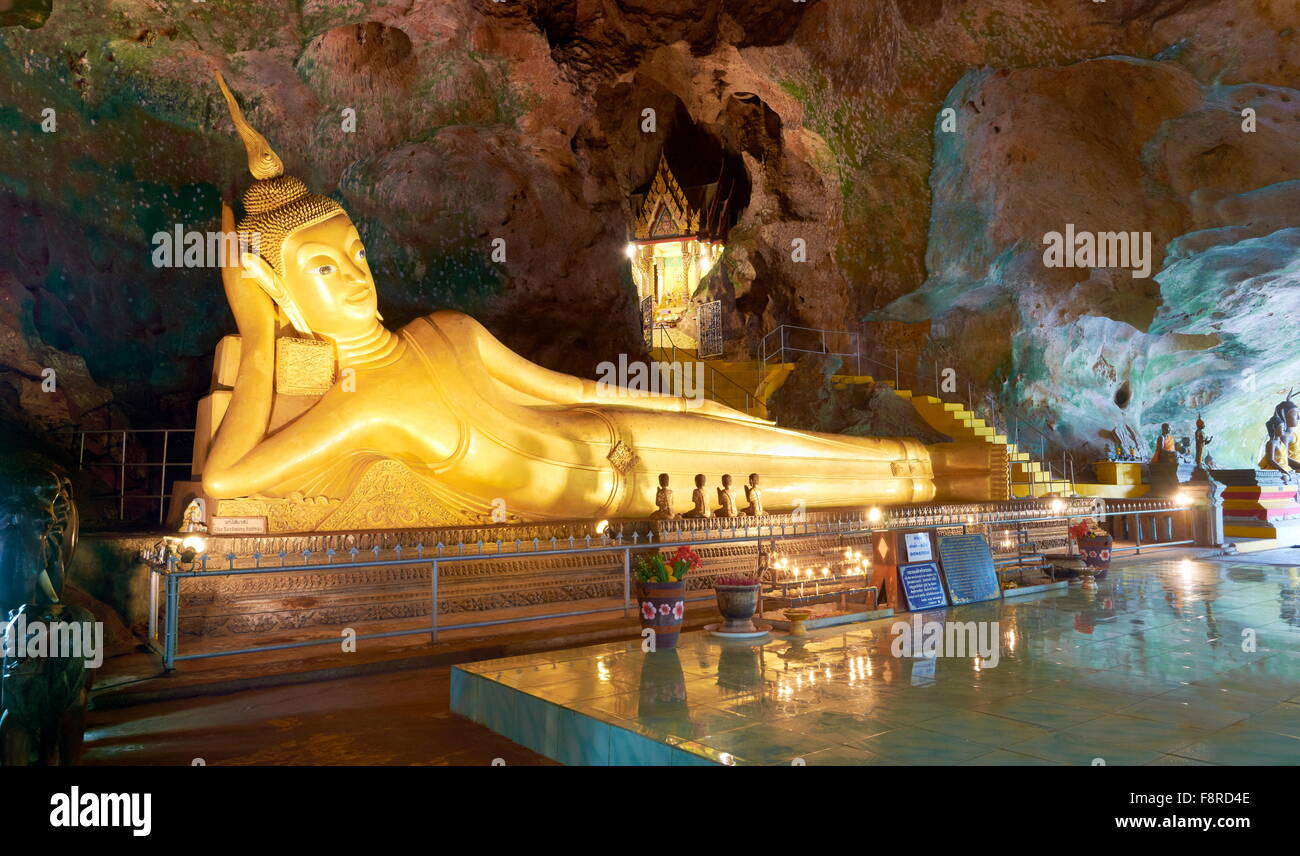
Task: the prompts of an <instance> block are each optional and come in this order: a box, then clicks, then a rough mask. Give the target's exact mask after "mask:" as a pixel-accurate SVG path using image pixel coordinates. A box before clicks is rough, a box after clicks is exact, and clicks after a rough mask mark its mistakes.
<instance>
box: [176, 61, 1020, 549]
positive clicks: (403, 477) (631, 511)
mask: <svg viewBox="0 0 1300 856" xmlns="http://www.w3.org/2000/svg"><path fill="white" fill-rule="evenodd" d="M218 82H219V84H220V86H221V89H222V92H223V94H224V95H225V98H226V101H227V104H228V106H229V108H230V113H231V117H232V119H233V121H234V123H235V127H236V130H237V131H238V132H239V134H240V137H241V138H242V139H243V141H244V143H245V147H246V149H247V151H248V163H249V169H250V171H251V172H252V174H253V177H254V179H255V181H254V183H253V185H252V186H251V187H250V188H249V189H248V190H247V191H246V192H245V193H244V194H243V198H242V202H243V208H244V212H245V213H244V216H243V219H242V220H241V221H240V222H239V224H238V226H237V227H236V225H235V222H234V214H233V212H232V211H231V209H230V208H229V206H228V205H225V204H223V206H222V229H223V231H225V232H227V233H229V232H231V231H234V230H235V229H238V232H239V234H240V239H241V241H242V242H244V243H243V244H241V246H243V247H244V251H243V252H241V253H239V254H238V255H239V257H238V259H236V260H234V261H233V262H232V261H227V262H226V263H225V264H224V266H223V269H222V279H223V283H224V286H225V291H226V296H227V299H228V300H229V303H230V307H231V310H232V311H233V314H234V317H235V321H236V324H237V326H238V329H239V340H238V342H237V343H236V344H237V346H238V348H237V350H238V356H237V362H238V368H237V370H236V371H234V372H233V382H232V388H231V389H230V391H229V392H228V393H227V395H228V398H227V399H226V401H227V403H226V405H225V408H224V412H223V413H220V414H217V413H215V412H213V413H212V415H211V416H210V417H209V419H208V422H209V423H210V424H209V425H207V426H204V425H203V422H204V419H203V418H201V419H200V431H199V432H197V434H198V436H197V437H196V458H195V460H196V470H201V478H202V494H204V495H206V497H207V501H208V502H209V503H210V505H211V506H213V513H214V515H224V516H227V517H230V516H244V517H266V518H268V521H269V531H321V530H334V531H337V530H345V529H372V528H384V527H410V526H437V525H463V524H484V523H490V522H506V521H508V522H542V521H548V520H577V519H601V518H644V517H648V516H649V515H650V514H651V513H652V512H653V511H654V510H655V494H656V490H657V488H658V476H659V474H660V473H667V474H668V475H669V476H670V478H671V479H672V480H673V481H674V482H676V483H677V484H679V485H683V486H685V485H688V484H690V483H691V482H692V479H693V478H694V476H695V475H696V474H697V473H704V474H707V476H708V479H709V481H710V483H711V484H716V483H717V480H718V479H719V478H720V476H721V475H722V474H723V473H740V474H742V476H741V477H742V478H743V474H746V473H750V472H756V473H760V474H761V475H762V479H763V486H764V493H763V497H764V505H765V508H766V510H767V511H768V512H769V513H772V512H781V511H788V510H791V509H794V508H807V509H817V508H829V507H856V508H859V509H860V508H863V507H866V506H871V505H888V504H900V503H912V502H925V501H929V500H932V499H935V498H936V496H938V498H941V499H953V500H957V499H967V500H982V499H992V498H1001V497H1000V496H997V486H998V484H999V483H1000V482H1003V481H1004V480H1005V475H1001V476H998V477H996V478H991V472H992V471H993V470H994V469H996V468H997V466H998V463H997V462H996V461H994V460H993V458H994V457H995V456H996V454H995V453H996V451H997V449H998V447H995V446H992V445H990V444H986V443H969V442H967V443H942V444H938V445H933V446H929V447H926V446H925V445H923V444H922V443H921V442H919V441H917V440H915V439H910V438H875V437H857V436H847V435H834V434H822V433H813V432H808V431H795V430H790V429H786V428H781V427H778V426H776V425H775V424H774V423H772V422H769V421H766V420H763V419H758V418H755V417H752V416H749V415H747V414H744V413H741V412H739V411H736V410H732V409H730V408H728V407H724V406H722V405H720V404H717V403H716V402H712V401H702V402H697V401H692V400H688V399H685V398H680V397H674V396H669V395H651V394H645V393H632V392H630V391H628V390H623V389H621V388H609V387H602V386H600V385H598V384H597V383H596V382H595V381H592V380H584V379H580V378H577V377H573V376H570V375H566V374H561V373H558V372H554V371H550V370H547V369H545V368H542V367H541V366H538V365H536V364H534V363H532V362H529V361H528V360H526V359H524V358H523V357H520V356H519V355H517V354H515V353H513V352H512V351H511V350H510V349H508V348H507V347H506V346H504V345H503V344H502V343H501V342H499V341H498V340H497V339H496V338H495V337H493V336H492V335H491V334H490V333H489V332H488V331H487V330H486V329H485V328H484V327H483V326H482V325H480V324H479V323H478V322H476V321H475V320H474V319H472V318H470V317H469V316H467V315H464V314H461V313H459V312H452V311H440V312H435V313H433V314H431V315H428V316H426V317H424V318H419V319H417V320H415V321H412V322H411V323H409V324H407V325H406V326H404V327H402V328H401V329H400V330H397V331H396V332H393V331H390V330H388V329H387V328H385V327H384V325H383V324H382V318H381V316H380V315H379V312H378V303H377V295H376V291H375V284H374V281H373V279H372V277H371V273H370V268H369V265H368V263H367V261H366V254H365V249H364V247H363V246H362V242H361V238H360V236H359V235H358V233H357V229H356V227H355V226H354V225H353V224H352V221H351V220H350V219H349V217H348V215H347V213H346V212H345V211H344V210H343V208H342V207H340V206H339V204H338V203H336V202H335V201H333V200H332V199H329V198H327V197H324V196H318V195H315V194H312V193H310V192H309V191H308V189H307V187H306V186H305V185H304V184H303V182H302V181H300V180H299V179H297V178H293V177H291V176H286V175H284V174H283V166H282V164H281V162H280V159H279V158H278V157H277V156H276V155H275V153H274V152H273V151H272V150H271V148H270V146H269V145H268V144H267V142H266V140H265V139H264V138H263V137H262V136H261V135H260V134H259V133H258V132H257V131H255V130H254V129H253V128H252V127H250V126H249V125H248V124H247V122H246V121H245V120H244V118H243V115H242V113H241V112H240V109H239V106H238V104H237V103H236V102H235V99H234V97H233V96H232V95H231V94H230V91H229V89H227V88H226V85H225V82H224V81H223V80H221V79H220V76H219V75H218ZM254 240H255V243H254ZM287 343H288V344H295V345H298V346H300V348H299V350H298V351H289V349H287V348H286V347H285V346H286V344H287ZM223 344H224V343H223ZM305 346H314V349H313V347H306V351H307V352H311V353H317V352H324V353H325V354H327V355H328V356H327V357H326V359H332V361H333V365H332V367H331V369H332V373H329V374H327V377H326V381H325V383H324V384H323V385H322V389H321V390H320V391H318V392H316V393H315V394H312V395H306V396H304V395H301V394H294V393H300V392H301V391H300V390H293V389H284V388H281V387H282V386H283V381H284V378H285V376H286V374H285V371H284V370H285V366H284V365H283V364H282V363H283V362H284V361H285V360H286V359H287V357H286V353H301V352H302V347H305ZM277 361H279V362H280V363H281V364H280V365H278V364H277ZM213 431H215V434H213V433H212V432H213ZM208 437H210V438H211V442H210V444H209V442H208ZM680 510H685V509H684V508H683V509H680ZM494 512H495V513H494Z"/></svg>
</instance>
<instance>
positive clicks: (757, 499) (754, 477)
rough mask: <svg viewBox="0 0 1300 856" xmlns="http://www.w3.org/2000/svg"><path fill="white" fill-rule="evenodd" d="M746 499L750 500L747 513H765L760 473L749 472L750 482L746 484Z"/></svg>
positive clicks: (756, 515)
mask: <svg viewBox="0 0 1300 856" xmlns="http://www.w3.org/2000/svg"><path fill="white" fill-rule="evenodd" d="M745 499H747V500H749V505H747V506H745V513H746V514H752V515H753V516H754V517H758V516H760V515H762V513H763V491H762V490H761V489H760V488H759V486H758V473H750V474H749V484H747V485H745Z"/></svg>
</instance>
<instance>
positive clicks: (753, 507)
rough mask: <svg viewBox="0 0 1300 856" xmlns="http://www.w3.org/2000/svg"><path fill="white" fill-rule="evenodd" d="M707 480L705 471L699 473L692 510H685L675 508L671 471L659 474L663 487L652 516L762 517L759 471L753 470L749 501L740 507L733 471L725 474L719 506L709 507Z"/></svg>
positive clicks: (692, 499) (656, 517) (655, 517)
mask: <svg viewBox="0 0 1300 856" xmlns="http://www.w3.org/2000/svg"><path fill="white" fill-rule="evenodd" d="M706 481H707V479H705V477H704V473H699V474H697V475H696V476H695V490H694V491H693V492H692V493H691V503H692V505H691V510H690V511H687V512H686V513H684V514H677V513H676V512H674V511H673V492H672V489H671V488H669V487H668V473H660V474H659V490H658V491H656V492H655V512H654V514H651V515H650V519H651V520H676V519H678V518H680V517H740V516H741V515H742V514H748V515H751V516H753V517H758V516H759V515H761V514H763V513H764V512H763V492H762V489H760V488H759V486H758V473H750V474H749V484H747V485H745V499H746V501H748V502H749V505H747V506H745V507H744V508H743V509H740V510H737V509H736V498H735V497H734V496H732V495H731V474H730V473H726V474H724V475H723V476H722V487H720V488H717V489H716V490H717V491H718V507H717V508H715V509H713V510H712V511H709V507H708V499H707V498H706V496H707V495H706V493H705V491H704V484H705V482H706Z"/></svg>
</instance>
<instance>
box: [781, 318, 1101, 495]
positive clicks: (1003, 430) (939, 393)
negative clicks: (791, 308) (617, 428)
mask: <svg viewBox="0 0 1300 856" xmlns="http://www.w3.org/2000/svg"><path fill="white" fill-rule="evenodd" d="M788 330H789V331H799V332H804V333H816V334H818V335H819V336H820V337H821V340H822V349H821V350H820V351H813V350H809V349H807V348H796V347H794V346H793V345H790V344H789V342H788V337H787V335H786V331H788ZM827 336H848V337H850V339H851V341H852V342H853V350H852V351H833V350H831V349H830V348H829V347H827V345H826V337H827ZM773 337H777V342H776V343H772V341H771V340H772V339H773ZM861 337H862V334H861V333H858V332H854V331H852V330H824V329H820V328H816V327H801V326H798V325H795V324H781V325H779V326H777V327H776V328H775V329H774V330H772V331H771V332H769V333H768V334H767V335H765V336H764V337H763V339H762V342H761V343H760V352H761V354H762V361H763V362H764V363H767V362H771V361H772V359H773V357H776V358H778V360H779V361H780V362H786V361H787V360H786V358H785V355H786V352H787V351H793V352H795V353H801V354H820V355H824V356H835V357H853V358H854V360H855V368H856V370H857V374H859V375H860V374H861V373H862V363H863V362H864V361H865V362H867V363H870V364H873V365H875V366H878V367H880V368H882V369H884V370H885V372H886V373H887V372H888V371H889V370H890V369H893V372H894V389H900V388H901V387H902V375H903V368H902V354H903V353H907V354H908V356H909V358H911V361H912V362H913V363H914V364H915V365H917V366H918V368H919V367H921V366H923V365H924V364H925V362H926V357H925V354H924V353H923V352H919V351H906V352H905V351H904V350H903V349H902V348H895V349H894V363H893V365H892V366H891V365H890V364H888V363H886V362H883V361H881V360H878V359H876V358H875V357H872V356H870V355H868V354H864V353H862V338H861ZM931 361H932V362H933V363H934V378H933V384H934V395H935V397H936V398H940V399H944V397H945V396H946V395H950V394H951V393H950V392H945V391H944V390H943V381H942V376H941V372H940V365H939V362H938V360H935V359H934V358H931ZM909 374H912V375H913V376H914V377H915V379H916V381H917V383H916V384H914V385H913V387H912V388H913V389H915V390H917V391H919V390H921V389H923V388H924V386H925V384H927V383H929V382H930V380H929V378H928V373H927V375H926V376H925V377H923V375H922V374H921V372H919V371H911V372H909ZM945 400H947V399H945ZM975 404H976V402H975V400H974V386H973V384H971V383H970V382H969V381H967V383H966V406H967V409H968V410H970V412H971V413H972V414H973V413H976V410H975ZM991 410H992V413H991V414H988V415H987V416H985V417H981V418H984V419H985V421H986V423H987V424H989V425H992V426H993V427H994V429H995V430H997V432H998V433H999V434H1001V435H1002V436H1005V437H1006V438H1007V439H1008V441H1009V442H1011V443H1013V444H1015V445H1016V447H1017V448H1020V430H1021V428H1023V429H1024V430H1026V431H1028V432H1029V433H1031V434H1032V435H1033V436H1034V437H1035V439H1037V440H1038V443H1037V445H1038V450H1037V452H1036V454H1037V455H1038V457H1039V463H1040V464H1042V465H1043V466H1045V467H1046V468H1047V472H1048V478H1049V480H1050V481H1061V482H1068V483H1069V485H1070V491H1071V493H1073V492H1074V485H1075V473H1076V467H1075V461H1074V455H1073V454H1071V453H1070V451H1069V450H1068V449H1066V448H1065V447H1064V445H1063V444H1061V443H1059V442H1058V441H1055V440H1052V439H1051V438H1049V437H1048V436H1047V434H1046V433H1045V432H1043V431H1041V430H1039V429H1038V428H1036V427H1035V426H1034V425H1033V423H1032V422H1030V421H1029V420H1028V419H1026V418H1025V416H1024V414H1023V413H1022V412H1020V411H1019V410H1018V409H1017V408H1015V407H1013V406H1011V405H1006V404H1002V403H1001V402H997V404H996V405H995V406H994V407H993V408H991ZM999 410H1001V411H1003V412H1002V413H1001V414H999ZM1008 410H1009V411H1011V412H1012V414H1013V415H1014V416H1015V422H1014V425H1013V424H1012V423H1010V422H1008V420H1007V414H1006V412H1005V411H1008ZM999 415H1001V417H1002V418H1001V424H1000V425H999V424H998V422H999ZM1013 435H1014V439H1013ZM1052 446H1055V447H1058V448H1059V449H1060V454H1061V458H1060V460H1059V462H1058V461H1054V460H1053V457H1054V456H1053V455H1051V454H1049V452H1048V449H1049V447H1052ZM1024 451H1028V452H1030V453H1031V454H1034V453H1035V452H1034V450H1033V449H1032V448H1028V449H1024ZM1058 467H1059V474H1058V471H1057V469H1058ZM1028 484H1029V486H1030V496H1031V497H1032V496H1033V490H1034V484H1035V483H1034V482H1033V481H1032V476H1031V481H1029V482H1028Z"/></svg>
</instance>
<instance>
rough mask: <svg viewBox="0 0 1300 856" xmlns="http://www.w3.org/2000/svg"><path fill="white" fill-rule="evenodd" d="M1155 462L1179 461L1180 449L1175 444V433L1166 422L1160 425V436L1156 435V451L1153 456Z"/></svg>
mask: <svg viewBox="0 0 1300 856" xmlns="http://www.w3.org/2000/svg"><path fill="white" fill-rule="evenodd" d="M1151 463H1153V464H1176V463H1178V451H1177V446H1176V444H1175V440H1174V435H1173V432H1172V431H1171V429H1170V428H1169V423H1168V422H1166V423H1164V424H1163V425H1161V426H1160V436H1159V437H1156V451H1155V454H1154V455H1152V456H1151Z"/></svg>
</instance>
